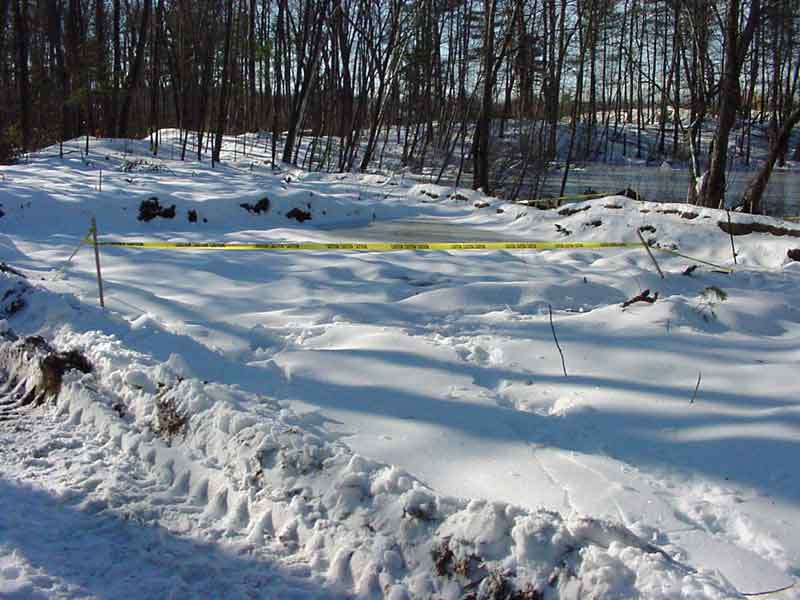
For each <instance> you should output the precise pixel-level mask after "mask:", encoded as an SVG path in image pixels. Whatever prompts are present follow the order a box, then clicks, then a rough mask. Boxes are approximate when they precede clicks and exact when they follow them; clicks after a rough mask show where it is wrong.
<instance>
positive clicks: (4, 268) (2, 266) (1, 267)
mask: <svg viewBox="0 0 800 600" xmlns="http://www.w3.org/2000/svg"><path fill="white" fill-rule="evenodd" d="M0 271H1V272H3V273H11V274H12V275H16V276H17V277H22V278H23V279H27V278H28V276H27V275H25V274H24V273H20V272H19V271H17V270H16V269H15V268H14V267H9V266H8V265H7V264H6V263H4V262H0Z"/></svg>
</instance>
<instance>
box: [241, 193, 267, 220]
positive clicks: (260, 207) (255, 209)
mask: <svg viewBox="0 0 800 600" xmlns="http://www.w3.org/2000/svg"><path fill="white" fill-rule="evenodd" d="M239 206H241V207H242V208H243V209H245V210H246V211H247V212H249V213H253V214H254V215H260V214H261V213H268V212H269V208H270V203H269V198H267V197H266V196H264V197H263V198H262V199H261V200H259V201H258V202H256V203H255V204H250V203H249V202H243V203H242V204H240V205H239Z"/></svg>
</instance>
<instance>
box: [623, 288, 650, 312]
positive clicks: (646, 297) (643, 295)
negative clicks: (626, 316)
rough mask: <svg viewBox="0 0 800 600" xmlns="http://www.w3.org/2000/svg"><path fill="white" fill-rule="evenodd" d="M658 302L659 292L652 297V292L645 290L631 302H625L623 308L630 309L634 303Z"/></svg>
mask: <svg viewBox="0 0 800 600" xmlns="http://www.w3.org/2000/svg"><path fill="white" fill-rule="evenodd" d="M656 300H658V292H656V293H655V294H654V295H652V296H651V295H650V290H645V291H643V292H642V293H641V294H639V295H638V296H634V297H633V298H631V299H630V300H626V301H625V302H623V303H622V308H628V307H629V306H630V305H631V304H633V303H634V302H647V303H648V304H653V303H654V302H655V301H656Z"/></svg>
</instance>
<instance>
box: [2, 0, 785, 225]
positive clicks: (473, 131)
mask: <svg viewBox="0 0 800 600" xmlns="http://www.w3.org/2000/svg"><path fill="white" fill-rule="evenodd" d="M799 19H800V0H409V1H405V0H192V1H189V0H0V160H9V159H11V158H13V156H14V155H18V154H19V153H21V152H25V151H29V150H31V149H34V148H38V147H41V146H43V145H46V144H50V143H54V142H58V141H61V140H67V139H72V138H75V137H78V136H90V135H91V136H99V137H145V136H147V135H150V136H151V140H152V148H153V152H155V153H157V152H158V147H159V143H160V139H159V135H158V131H159V130H160V129H162V128H165V127H170V128H177V129H179V130H180V131H181V144H180V146H181V158H190V157H192V156H193V155H197V154H198V153H199V152H201V149H203V148H209V149H210V152H211V155H212V157H213V160H215V161H218V160H219V158H220V148H221V143H222V135H223V134H231V133H242V132H254V131H261V132H271V136H269V139H270V140H271V141H270V144H271V152H272V157H273V160H283V161H285V162H289V163H296V164H301V165H303V166H305V167H307V168H314V169H327V170H353V169H358V170H362V171H364V170H367V169H369V168H371V167H374V166H375V165H376V162H379V161H380V157H381V155H382V149H383V148H384V146H385V144H386V142H387V141H388V140H391V141H392V142H393V143H395V144H397V145H398V146H399V147H400V148H402V161H403V163H404V164H405V165H406V166H407V167H408V168H411V169H422V168H423V167H428V168H435V169H436V170H438V171H439V173H440V174H441V173H442V172H444V170H445V169H446V168H457V173H458V177H459V179H461V177H462V176H463V177H465V178H466V177H470V178H471V183H472V185H473V186H474V187H475V188H483V189H484V190H485V191H487V192H489V191H491V190H492V189H493V187H494V186H495V182H496V181H497V179H498V177H499V176H500V175H499V172H500V171H502V170H503V169H504V168H510V167H509V166H508V165H507V164H505V163H504V162H503V161H502V160H500V159H501V157H500V156H499V154H501V153H500V152H499V151H498V149H497V148H498V144H497V140H499V139H504V138H506V139H507V138H513V139H514V140H515V143H514V144H510V145H506V146H503V147H504V148H506V147H513V148H516V154H515V155H514V160H513V161H512V162H513V173H514V177H515V178H517V180H518V181H520V182H521V181H523V180H524V179H525V177H526V176H527V175H528V174H530V173H533V172H536V171H537V170H540V169H541V168H542V167H543V165H546V164H548V163H549V162H550V161H552V160H553V159H555V158H556V157H557V156H559V152H560V153H561V158H560V160H562V161H564V160H565V161H566V164H567V165H569V164H570V162H574V161H587V160H603V159H604V157H606V156H608V152H607V149H608V145H609V143H614V142H615V141H618V140H619V139H620V138H621V136H622V137H623V138H624V139H623V143H624V145H623V151H625V152H628V153H630V155H631V156H637V157H639V158H647V159H658V160H662V159H671V160H675V161H679V162H680V163H681V164H685V165H686V166H687V171H688V173H689V185H688V186H687V188H688V190H689V192H688V198H687V199H688V200H689V201H691V202H695V203H697V204H701V205H704V206H712V207H717V206H722V203H723V196H724V193H725V174H726V171H727V169H728V168H729V164H730V161H731V160H732V158H731V156H730V155H731V153H732V152H735V153H736V155H737V160H740V161H742V162H744V163H745V164H749V163H750V152H751V141H752V137H753V135H754V132H766V135H767V138H768V147H769V155H768V157H767V160H766V161H763V163H759V165H758V170H757V171H756V173H755V175H754V177H753V181H752V183H751V184H750V186H749V187H748V190H747V192H746V193H745V197H744V198H742V199H741V200H742V202H743V203H744V205H745V207H746V209H748V210H751V211H753V212H760V211H761V210H762V206H761V196H762V194H763V190H764V187H765V185H766V182H767V181H768V179H769V176H770V173H771V171H772V169H773V167H774V166H775V165H776V164H781V163H782V162H783V161H785V160H787V158H790V157H791V156H792V154H793V153H794V154H796V155H797V158H800V147H798V148H790V147H789V145H790V133H791V131H792V128H793V127H794V126H795V124H797V122H798V121H800V102H798V100H797V84H798V74H799V72H800V30H799V28H798V25H800V20H799ZM709 129H710V130H712V131H713V141H711V143H709V137H708V136H706V137H702V138H701V131H703V130H709ZM643 131H649V132H650V133H651V134H655V136H656V137H655V139H656V142H655V143H654V144H652V143H651V144H647V145H646V144H643V142H642V135H643V133H642V132H643ZM87 139H88V138H87ZM303 140H304V141H305V142H308V143H303V144H301V141H303ZM565 148H566V149H565ZM301 149H303V152H301ZM564 152H566V158H564V156H563V154H564ZM507 162H508V161H506V163H507ZM565 176H566V169H565ZM511 189H512V191H511V192H510V193H509V192H508V191H506V193H507V195H511V196H514V195H515V194H516V193H518V191H519V186H516V188H514V186H511Z"/></svg>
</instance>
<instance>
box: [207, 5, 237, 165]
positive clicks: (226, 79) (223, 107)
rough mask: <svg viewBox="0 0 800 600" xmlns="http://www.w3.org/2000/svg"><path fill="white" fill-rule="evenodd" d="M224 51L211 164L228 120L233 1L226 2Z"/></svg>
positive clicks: (217, 160) (220, 149)
mask: <svg viewBox="0 0 800 600" xmlns="http://www.w3.org/2000/svg"><path fill="white" fill-rule="evenodd" d="M225 12H226V14H225V49H224V50H223V53H222V83H221V86H222V87H221V89H220V93H219V106H218V107H217V127H216V137H215V138H214V149H213V150H212V152H211V164H212V165H213V164H214V163H215V162H219V155H220V152H221V151H222V136H223V134H224V133H225V124H226V123H227V119H228V92H229V89H230V79H231V76H230V69H231V65H230V62H231V34H232V31H231V30H232V29H233V0H228V2H227V5H226V7H225Z"/></svg>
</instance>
